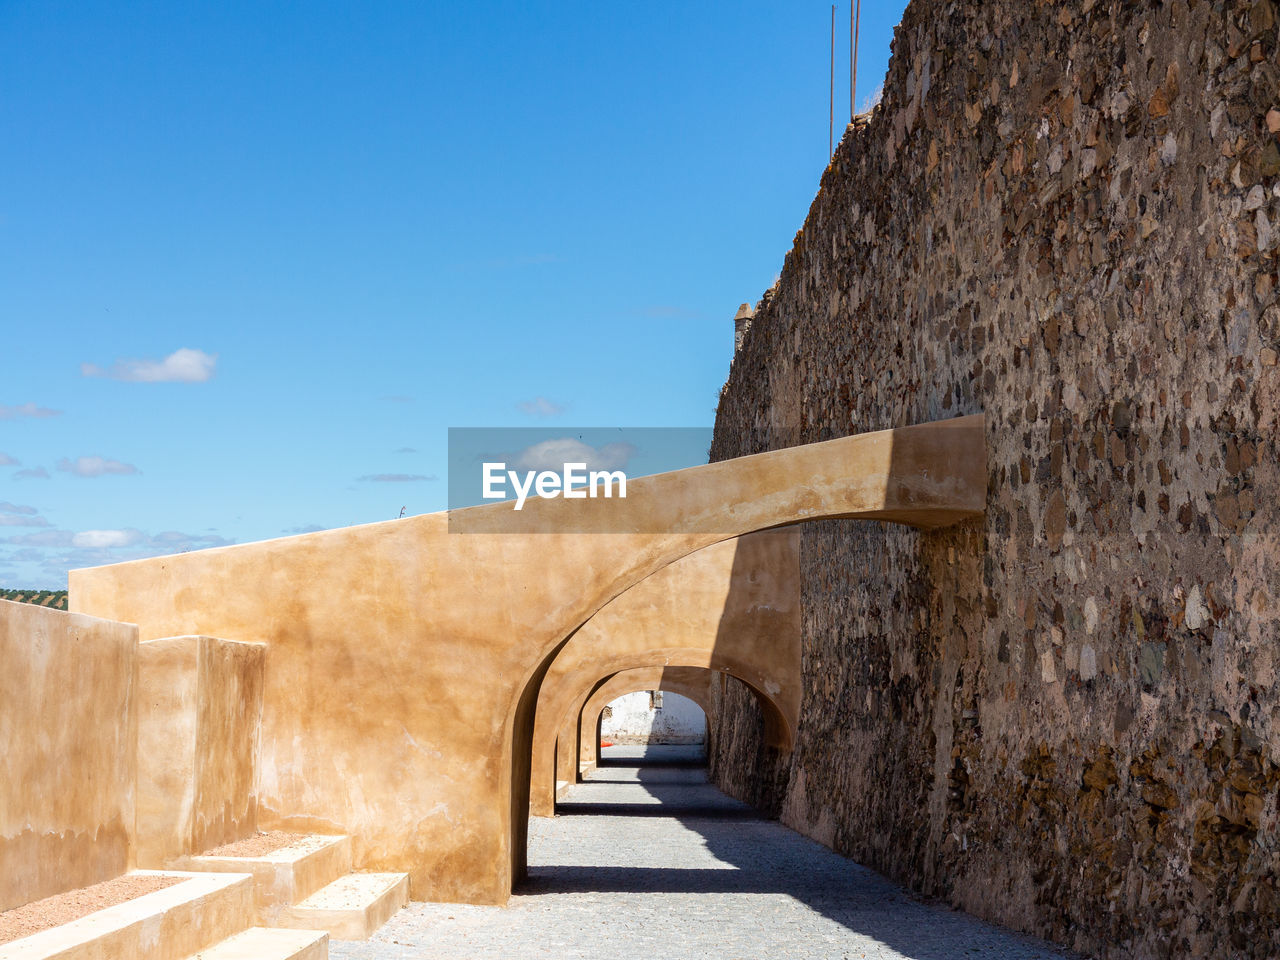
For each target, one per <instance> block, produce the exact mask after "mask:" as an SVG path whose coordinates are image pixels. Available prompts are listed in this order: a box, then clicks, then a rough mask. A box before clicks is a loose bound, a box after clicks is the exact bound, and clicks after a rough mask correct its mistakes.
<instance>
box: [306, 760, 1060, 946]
mask: <svg viewBox="0 0 1280 960" xmlns="http://www.w3.org/2000/svg"><path fill="white" fill-rule="evenodd" d="M695 749H696V748H695ZM641 752H643V748H629V749H628V748H623V747H615V748H612V749H609V750H606V751H605V753H604V757H605V758H606V759H605V760H604V762H605V763H607V764H610V765H608V766H602V767H601V768H600V769H598V770H596V771H595V772H594V773H593V774H592V775H591V777H590V779H589V781H588V782H587V783H583V784H579V785H577V786H576V787H575V788H574V789H573V792H572V793H571V794H570V795H569V797H568V798H567V800H566V801H564V802H562V804H561V805H560V811H561V815H560V816H557V817H556V818H555V819H553V820H549V819H534V820H531V821H530V828H529V865H530V879H529V881H528V882H527V883H526V884H524V885H523V886H522V887H521V888H520V890H519V891H518V892H517V894H516V895H515V896H514V897H512V899H511V903H510V904H509V905H508V906H507V907H472V906H463V905H459V904H434V903H411V904H410V905H409V906H408V907H406V908H405V909H404V910H401V911H400V912H399V913H398V914H397V915H396V916H395V917H393V918H392V919H391V920H390V921H389V922H388V923H387V924H386V925H385V926H384V927H383V928H382V929H381V930H379V931H378V932H377V933H376V934H375V935H374V937H373V939H372V940H369V941H366V942H363V943H355V942H339V941H331V942H330V945H329V955H330V957H332V958H334V960H406V958H410V957H413V958H432V960H464V958H465V960H497V958H502V960H521V958H525V957H554V958H557V960H578V958H583V960H586V958H590V960H632V958H634V960H662V958H672V960H676V958H680V960H694V958H715V960H735V958H739V960H746V958H753V960H754V958H770V960H774V958H779V960H793V958H794V960H801V958H803V960H809V958H813V960H839V958H877V960H879V958H904V957H906V958H916V960H944V958H945V960H952V958H966V960H967V958H975V957H980V958H1000V960H1014V958H1017V960H1032V958H1045V960H1048V958H1061V957H1066V956H1069V955H1068V954H1065V953H1061V952H1059V951H1057V950H1055V949H1054V948H1052V947H1050V946H1048V945H1046V944H1044V943H1043V942H1041V941H1038V940H1033V939H1030V938H1027V937H1023V936H1020V935H1018V934H1014V933H1010V932H1009V931H1007V930H1002V929H1000V928H998V927H993V926H991V925H989V924H986V923H983V922H981V921H979V920H976V919H974V918H973V917H971V916H969V915H967V914H964V913H958V912H955V911H951V910H947V909H945V908H940V907H936V906H932V905H927V904H923V903H920V902H918V901H916V900H914V899H912V897H911V896H910V895H909V894H908V893H907V892H906V891H904V890H902V889H901V888H899V887H897V886H895V885H894V884H892V883H890V882H889V881H887V880H885V879H884V878H883V877H881V876H879V875H878V874H876V873H873V872H872V871H870V870H867V869H865V868H863V867H860V866H858V865H857V864H855V863H853V862H852V861H849V860H846V859H844V858H843V857H840V856H838V855H836V854H834V853H832V852H831V851H830V850H828V849H826V848H825V847H823V846H821V845H820V844H817V843H814V842H813V841H810V840H807V839H805V838H804V837H801V836H800V835H799V834H796V833H794V832H792V831H791V830H788V829H787V828H786V827H783V826H781V825H780V824H777V823H774V822H770V821H766V820H761V819H760V818H759V817H758V816H756V814H755V813H754V812H753V811H752V810H751V809H749V808H747V807H746V806H744V805H742V804H740V803H738V802H737V801H735V800H731V799H729V798H728V797H726V796H725V795H724V794H722V793H720V792H719V791H718V790H716V789H715V788H714V787H712V786H710V785H708V784H707V782H706V775H705V771H704V770H703V769H701V768H698V767H694V766H691V765H689V763H688V762H687V758H688V757H689V756H690V748H667V749H666V750H664V751H654V750H653V749H652V748H650V754H649V758H648V759H647V760H646V765H634V764H632V765H621V764H626V763H627V760H626V759H624V758H626V757H628V756H630V757H635V756H636V755H637V754H638V753H641ZM653 758H656V759H659V760H662V761H674V765H664V766H654V765H651V764H652V763H653ZM682 761H683V763H682ZM614 764H620V765H614Z"/></svg>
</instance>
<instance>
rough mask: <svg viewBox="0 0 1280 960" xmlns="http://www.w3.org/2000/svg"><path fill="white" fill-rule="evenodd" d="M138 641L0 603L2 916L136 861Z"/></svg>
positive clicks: (83, 620) (122, 632)
mask: <svg viewBox="0 0 1280 960" xmlns="http://www.w3.org/2000/svg"><path fill="white" fill-rule="evenodd" d="M137 642H138V629H137V627H134V626H131V625H130V624H126V623H112V622H110V621H107V620H97V619H94V618H93V617H85V616H81V615H79V614H70V613H63V612H61V611H57V610H47V609H43V608H41V607H37V606H32V605H31V604H26V603H12V602H9V601H7V600H0V911H3V910H8V909H10V908H11V907H16V906H21V905H22V904H24V903H30V902H31V901H33V900H39V899H41V898H43V897H48V896H52V895H54V894H57V893H62V892H64V891H66V890H73V889H75V888H77V887H83V886H87V885H89V884H91V883H97V882H99V881H101V880H108V879H110V878H112V877H115V876H119V875H120V874H122V873H124V872H125V871H126V870H128V869H129V868H130V866H131V865H132V860H133V829H134V771H135V763H136V759H135V758H136V750H135V735H136V730H137V710H136V690H135V686H134V663H135V651H136V649H137Z"/></svg>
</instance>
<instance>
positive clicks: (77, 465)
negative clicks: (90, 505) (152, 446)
mask: <svg viewBox="0 0 1280 960" xmlns="http://www.w3.org/2000/svg"><path fill="white" fill-rule="evenodd" d="M58 469H59V470H61V471H63V472H64V473H74V474H75V475H76V476H77V477H103V476H106V475H107V474H109V473H115V474H120V475H122V476H124V475H128V474H134V473H138V472H139V471H138V468H137V467H135V466H134V465H133V464H131V463H121V462H120V461H119V460H108V459H107V458H106V457H76V458H75V459H74V460H68V459H67V458H66V457H63V458H62V459H61V460H59V461H58Z"/></svg>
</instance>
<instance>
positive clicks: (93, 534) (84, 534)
mask: <svg viewBox="0 0 1280 960" xmlns="http://www.w3.org/2000/svg"><path fill="white" fill-rule="evenodd" d="M141 539H142V531H140V530H82V531H81V532H80V533H77V534H76V535H75V536H73V537H72V538H71V545H72V546H73V547H80V548H88V549H103V548H106V547H131V546H133V545H134V544H135V543H137V542H138V541H140V540H141Z"/></svg>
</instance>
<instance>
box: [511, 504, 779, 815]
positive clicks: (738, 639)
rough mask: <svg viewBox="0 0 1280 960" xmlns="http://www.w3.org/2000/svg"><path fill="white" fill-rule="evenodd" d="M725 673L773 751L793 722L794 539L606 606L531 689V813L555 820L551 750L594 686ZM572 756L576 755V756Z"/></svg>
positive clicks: (690, 561) (691, 558) (644, 586)
mask: <svg viewBox="0 0 1280 960" xmlns="http://www.w3.org/2000/svg"><path fill="white" fill-rule="evenodd" d="M662 665H669V666H681V667H705V668H709V669H715V670H722V671H724V672H727V673H729V674H731V675H733V676H734V677H736V678H738V679H739V680H742V681H743V682H744V683H746V684H747V685H748V686H749V687H751V688H752V689H753V690H755V691H757V693H758V694H759V695H761V696H762V697H763V698H764V699H765V700H766V701H767V702H768V703H770V704H771V705H772V706H773V707H774V709H772V710H766V717H768V718H769V722H768V726H767V730H768V734H769V742H770V745H771V746H774V747H777V748H779V749H790V746H791V743H792V737H793V735H794V731H795V727H796V724H797V723H798V722H799V716H800V698H801V674H800V537H799V533H798V531H796V530H795V529H794V528H784V529H781V530H765V531H761V532H759V533H753V534H748V535H746V536H743V537H737V538H735V539H733V540H726V541H722V542H720V543H716V544H713V545H711V546H709V547H704V548H703V549H701V550H698V551H695V552H694V553H691V554H689V555H687V556H685V557H681V558H680V559H679V560H677V561H675V562H674V563H671V564H669V565H668V566H666V567H664V568H663V569H661V570H659V571H658V572H657V573H654V574H653V575H652V576H650V577H647V578H646V579H645V580H643V581H641V582H640V583H638V584H636V585H635V586H634V587H632V588H631V589H630V590H628V591H626V592H625V593H623V594H621V595H619V596H618V597H615V598H614V599H613V600H611V601H610V602H609V603H608V604H606V605H605V606H603V607H602V608H601V609H600V610H599V611H598V612H597V613H596V614H595V616H593V617H592V618H591V619H590V620H588V621H587V622H586V623H585V624H583V626H582V627H581V628H580V629H579V630H577V631H576V632H575V633H574V634H573V636H572V637H570V638H569V639H568V640H567V641H566V642H565V643H564V644H563V646H562V647H561V648H560V649H559V650H558V651H557V652H556V654H555V656H554V658H553V660H552V662H551V665H550V666H549V668H548V669H547V671H546V674H545V676H544V677H543V678H542V682H541V683H540V685H539V688H538V695H537V707H536V712H535V714H534V725H533V740H532V745H531V755H530V767H531V773H530V776H531V780H530V794H529V813H530V814H531V815H533V816H544V817H549V816H552V815H553V814H554V812H555V791H556V741H557V738H558V736H559V733H560V730H561V727H562V726H564V725H565V724H566V723H567V722H568V718H569V714H570V713H573V712H574V710H575V707H576V709H577V710H581V707H582V704H583V702H584V701H585V700H586V698H587V697H588V696H589V695H590V694H591V692H592V690H591V689H590V688H591V686H592V685H593V684H599V683H602V682H604V679H605V678H607V677H609V676H611V675H613V674H615V673H617V672H619V671H621V670H628V669H632V668H635V667H643V666H662ZM575 752H576V751H575Z"/></svg>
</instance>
